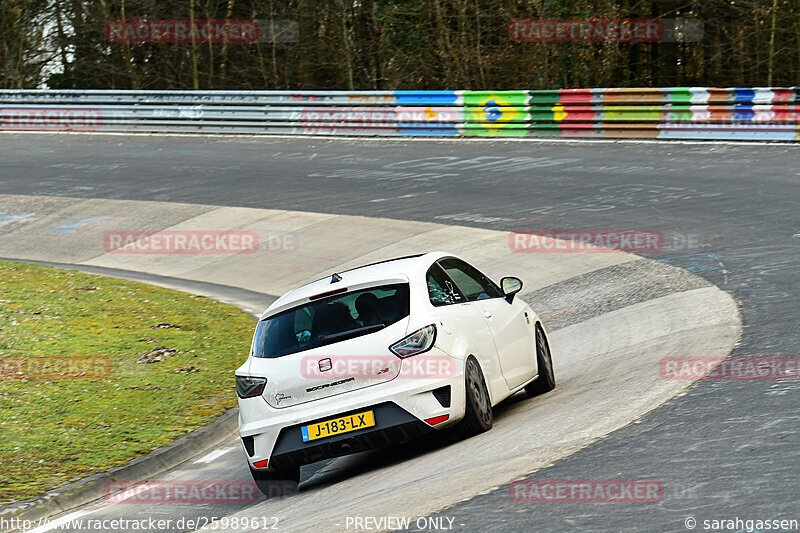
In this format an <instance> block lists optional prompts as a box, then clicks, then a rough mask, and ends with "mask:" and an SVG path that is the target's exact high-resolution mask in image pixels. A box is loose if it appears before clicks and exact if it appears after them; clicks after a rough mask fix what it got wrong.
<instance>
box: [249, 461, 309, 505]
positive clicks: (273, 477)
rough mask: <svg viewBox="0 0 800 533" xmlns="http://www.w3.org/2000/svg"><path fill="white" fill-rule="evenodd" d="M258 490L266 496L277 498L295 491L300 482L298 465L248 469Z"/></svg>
mask: <svg viewBox="0 0 800 533" xmlns="http://www.w3.org/2000/svg"><path fill="white" fill-rule="evenodd" d="M250 474H252V476H253V481H255V483H256V486H257V487H258V490H260V491H261V494H263V495H264V496H266V497H267V498H277V497H280V496H286V495H288V494H292V493H294V492H297V485H298V484H299V483H300V467H299V466H298V467H295V468H292V469H290V470H254V469H252V468H251V469H250Z"/></svg>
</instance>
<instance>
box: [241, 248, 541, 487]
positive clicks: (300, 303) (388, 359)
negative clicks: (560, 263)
mask: <svg viewBox="0 0 800 533" xmlns="http://www.w3.org/2000/svg"><path fill="white" fill-rule="evenodd" d="M521 289H522V282H521V281H520V280H519V279H518V278H513V277H505V278H503V279H502V280H501V281H500V286H499V287H498V286H497V285H496V284H495V283H494V282H492V280H490V279H489V278H488V277H486V276H485V275H483V274H482V273H481V272H479V271H478V270H477V269H476V268H474V267H473V266H471V265H469V264H468V263H466V262H465V261H464V260H462V259H459V258H458V257H455V256H453V255H452V254H447V253H443V252H433V253H428V254H424V255H416V256H411V257H403V258H399V259H393V260H389V261H384V262H381V263H375V264H372V265H367V266H363V267H359V268H355V269H352V270H347V271H343V272H338V273H334V274H332V275H331V276H330V277H326V278H325V279H321V280H319V281H315V282H313V283H309V284H308V285H305V286H303V287H300V288H297V289H294V290H292V291H290V292H288V293H287V294H285V295H284V296H282V297H281V298H279V299H278V300H276V301H275V302H274V303H273V304H272V305H271V306H270V307H269V308H268V309H267V310H266V311H265V312H264V314H263V315H262V316H261V319H260V320H259V322H258V326H257V327H256V331H255V335H254V338H253V343H252V347H251V350H250V355H249V357H248V358H247V361H246V362H245V363H244V365H242V366H241V367H240V368H239V369H237V370H236V390H237V394H238V397H239V409H240V410H239V434H240V436H241V439H242V444H243V446H244V450H245V452H246V453H247V456H248V458H249V466H250V470H251V472H252V474H253V478H254V480H255V481H256V483H257V485H258V486H259V488H260V489H261V490H262V492H264V493H265V494H267V495H273V494H276V492H277V491H286V490H294V489H296V487H297V483H298V482H299V478H300V466H302V465H304V464H309V463H313V462H316V461H319V460H322V459H327V458H332V457H338V456H342V455H347V454H350V453H355V452H358V451H362V450H365V449H371V448H376V447H379V446H382V445H386V444H393V443H398V442H404V441H407V440H409V439H411V438H413V437H416V436H419V435H423V434H425V433H426V432H429V431H433V430H438V429H443V428H446V427H451V426H453V430H454V431H455V432H456V433H457V434H459V435H460V436H464V437H466V436H470V435H474V434H477V433H481V432H483V431H486V430H488V429H489V428H491V426H492V406H494V405H497V404H498V403H499V402H500V401H502V400H503V399H505V398H507V397H509V396H511V395H512V394H514V393H516V392H517V391H520V390H522V389H525V391H526V393H527V394H528V395H529V396H533V395H536V394H540V393H543V392H547V391H549V390H552V389H553V388H554V387H555V377H554V375H553V364H552V360H551V357H550V347H549V344H548V341H547V335H546V331H545V328H544V326H543V325H542V323H541V320H540V319H539V317H538V316H537V314H536V313H535V312H534V311H533V310H532V309H531V308H530V307H529V306H528V305H527V304H526V303H525V302H523V301H522V300H521V299H520V298H515V295H516V294H517V293H518V292H519V291H520V290H521ZM287 487H288V488H287ZM276 488H277V489H276Z"/></svg>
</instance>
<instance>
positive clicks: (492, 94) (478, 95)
mask: <svg viewBox="0 0 800 533" xmlns="http://www.w3.org/2000/svg"><path fill="white" fill-rule="evenodd" d="M529 98H530V96H529V92H528V91H464V108H465V113H464V120H465V129H464V134H465V135H466V136H468V137H523V136H525V133H526V131H527V127H526V123H527V122H528V119H529V117H528V111H527V105H528V100H529Z"/></svg>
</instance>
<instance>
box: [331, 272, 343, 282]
mask: <svg viewBox="0 0 800 533" xmlns="http://www.w3.org/2000/svg"><path fill="white" fill-rule="evenodd" d="M337 281H342V276H340V275H339V274H337V273H336V272H334V273H333V276H331V283H336V282H337Z"/></svg>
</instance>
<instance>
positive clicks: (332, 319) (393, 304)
mask: <svg viewBox="0 0 800 533" xmlns="http://www.w3.org/2000/svg"><path fill="white" fill-rule="evenodd" d="M408 314H409V300H408V284H407V283H397V284H392V285H381V286H379V287H372V288H369V289H362V290H358V291H352V292H346V293H343V294H337V295H335V296H330V297H328V298H325V299H322V300H319V301H315V302H310V303H308V304H305V305H302V306H298V307H295V308H293V309H289V310H288V311H284V312H283V313H281V314H279V315H275V316H272V317H269V318H266V319H264V320H261V321H260V322H259V323H258V326H257V327H256V334H255V339H254V341H253V349H254V352H253V355H254V356H255V357H266V358H275V357H281V356H283V355H288V354H291V353H296V352H302V351H303V350H310V349H311V348H318V347H320V346H325V345H327V344H333V343H335V342H341V341H343V340H348V339H352V338H355V337H360V336H361V335H367V334H369V333H373V332H375V331H379V330H380V329H383V328H384V327H386V326H389V325H391V324H394V323H395V322H397V321H398V320H401V319H403V318H405V317H407V316H408Z"/></svg>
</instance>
